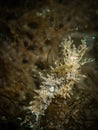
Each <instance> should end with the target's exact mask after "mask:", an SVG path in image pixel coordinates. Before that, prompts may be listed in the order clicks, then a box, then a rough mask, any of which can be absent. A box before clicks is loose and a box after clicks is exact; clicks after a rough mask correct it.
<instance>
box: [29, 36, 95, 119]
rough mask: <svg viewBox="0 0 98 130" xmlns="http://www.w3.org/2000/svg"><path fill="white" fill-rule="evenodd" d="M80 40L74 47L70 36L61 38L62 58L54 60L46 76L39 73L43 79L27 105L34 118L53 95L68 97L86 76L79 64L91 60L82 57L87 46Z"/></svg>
mask: <svg viewBox="0 0 98 130" xmlns="http://www.w3.org/2000/svg"><path fill="white" fill-rule="evenodd" d="M81 42H82V43H81V45H79V46H78V48H76V47H75V45H74V44H73V41H72V40H71V38H70V37H69V38H68V39H63V41H62V42H61V46H62V51H63V54H62V60H61V61H60V63H58V62H56V65H55V67H52V69H51V72H50V74H47V75H46V76H43V74H40V77H41V78H42V80H43V81H42V84H41V86H40V90H36V92H37V93H38V95H37V96H35V97H34V101H32V102H30V106H29V107H28V109H29V110H30V111H31V112H32V113H33V114H35V115H36V120H38V119H39V116H40V115H42V114H44V111H45V110H46V109H47V107H48V106H49V105H50V103H51V101H52V99H53V98H54V96H55V95H59V96H61V97H63V98H64V99H66V98H70V97H71V94H72V88H73V85H74V84H75V83H77V82H79V81H80V80H81V79H83V78H85V77H86V76H85V75H83V74H82V72H81V66H83V65H84V64H86V63H88V62H91V61H93V60H92V59H84V55H85V53H86V51H87V46H86V42H85V41H84V40H82V41H81Z"/></svg>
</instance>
